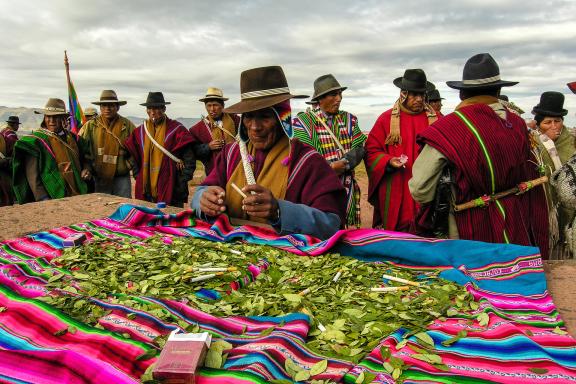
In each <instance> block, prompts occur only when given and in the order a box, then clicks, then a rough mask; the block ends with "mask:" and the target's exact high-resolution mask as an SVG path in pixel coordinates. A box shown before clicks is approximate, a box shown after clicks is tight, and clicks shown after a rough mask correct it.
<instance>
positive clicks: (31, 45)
mask: <svg viewBox="0 0 576 384" xmlns="http://www.w3.org/2000/svg"><path fill="white" fill-rule="evenodd" d="M0 4H1V5H2V9H3V10H4V12H3V13H2V15H0V31H1V32H2V34H3V36H7V38H5V39H3V40H2V41H1V42H0V49H1V50H2V52H3V56H2V58H3V59H2V61H1V62H0V81H1V82H2V84H3V92H2V93H1V94H0V105H7V106H14V105H15V104H18V105H24V106H39V105H43V103H44V101H45V100H46V98H47V97H49V96H52V95H55V96H59V97H65V96H66V88H65V85H66V84H65V74H64V70H63V51H64V50H65V49H67V50H68V52H69V55H70V60H71V68H72V78H73V81H74V83H75V86H76V90H77V92H78V94H79V96H80V101H81V103H82V104H83V105H85V106H87V105H89V103H90V101H92V100H94V99H95V98H97V96H98V95H99V93H100V90H101V89H103V88H114V89H116V90H117V92H118V94H119V95H121V97H123V98H125V99H127V100H128V101H129V104H128V105H127V106H126V107H125V108H123V111H124V112H123V113H125V114H129V115H143V109H142V108H141V107H140V106H139V105H138V103H139V102H142V100H144V99H145V97H146V93H147V92H148V91H150V90H161V91H163V92H165V95H166V97H167V98H169V99H170V100H171V101H172V102H173V104H172V105H171V106H170V109H169V112H170V113H171V114H173V115H174V116H190V117H192V116H197V115H198V114H200V113H201V112H202V108H203V106H202V104H201V103H199V102H198V101H197V99H198V97H200V96H201V95H202V93H203V92H204V91H205V89H206V87H207V86H208V85H213V86H219V87H221V88H223V89H224V91H225V93H226V94H227V95H228V96H229V97H230V99H231V100H230V102H235V101H237V100H238V98H239V75H240V72H241V71H242V70H245V69H247V68H251V67H255V66H262V65H271V64H280V65H282V66H283V68H284V70H285V72H286V74H287V77H288V81H289V85H290V87H291V88H292V89H293V90H294V91H296V92H299V93H308V94H311V93H312V82H313V80H314V79H315V78H316V77H317V76H319V75H322V74H325V73H333V74H334V75H335V76H336V77H337V78H338V79H339V81H340V82H341V83H342V84H345V85H346V86H348V87H349V89H348V90H347V91H346V92H345V98H344V102H343V107H344V108H346V109H349V110H350V111H351V112H354V113H357V114H358V115H359V116H360V120H361V123H362V124H363V125H364V126H365V127H366V126H368V127H369V126H371V125H372V123H373V121H374V120H375V119H376V117H377V116H378V115H379V114H380V113H381V112H382V111H383V110H384V109H385V108H388V107H389V106H390V105H391V104H392V103H393V102H394V100H395V98H396V97H397V96H398V89H397V88H396V87H394V85H393V84H392V80H393V79H394V78H395V77H397V76H401V75H402V73H403V71H404V69H406V68H411V67H419V68H423V69H424V70H425V71H426V73H427V74H428V77H429V78H430V80H431V81H433V82H435V83H436V85H437V87H438V88H439V90H440V92H441V93H442V94H443V96H444V97H446V101H445V105H446V110H448V109H449V108H450V107H454V106H455V105H456V104H457V102H458V93H457V92H456V91H454V90H451V89H449V88H448V87H446V85H445V81H447V80H457V79H459V78H460V76H461V72H462V66H463V64H464V62H465V61H466V59H467V58H468V57H470V56H471V55H473V54H474V53H478V52H483V51H486V52H491V53H492V54H493V55H494V57H495V58H496V59H497V60H498V62H499V63H500V67H501V71H502V76H503V77H505V78H507V79H510V80H517V81H520V84H519V85H518V86H516V87H512V88H510V89H509V90H506V92H507V93H508V94H509V95H510V96H511V98H512V99H513V100H515V101H516V100H517V101H518V103H519V104H520V105H521V107H522V108H524V109H525V110H528V111H529V110H530V109H531V107H532V106H533V105H534V104H535V103H536V102H537V101H538V98H539V95H540V93H541V92H543V91H545V90H560V91H562V92H564V93H566V94H567V95H568V93H569V91H568V90H567V88H566V87H565V84H566V83H567V82H568V81H574V80H576V75H574V70H573V68H574V64H573V63H574V62H576V46H575V45H574V44H573V41H574V40H575V37H576V32H575V31H576V22H575V21H574V18H573V15H574V14H575V13H576V3H575V2H573V1H568V0H566V1H561V0H550V1H547V2H546V3H545V4H543V3H541V2H527V1H518V0H514V1H505V2H504V1H496V0H447V1H444V2H442V4H439V3H438V2H427V1H416V0H407V1H406V0H405V1H402V2H383V1H381V0H374V1H372V0H370V1H368V0H364V1H356V2H346V1H342V0H333V1H327V0H319V1H309V0H308V1H303V0H296V1H291V2H284V3H279V2H275V1H264V0H259V1H234V0H223V1H218V2H207V1H199V0H194V1H185V0H175V1H167V2H164V3H162V4H160V3H158V2H157V1H151V0H140V1H137V2H132V1H118V0H115V1H109V0H105V1H94V2H78V1H72V0H56V1H50V2H47V1H40V0H29V1H26V2H19V3H17V2H13V1H8V0H0ZM304 106H305V105H304V104H303V103H301V102H296V103H295V108H296V109H298V108H304ZM566 108H568V109H569V110H571V113H570V115H569V116H570V117H569V118H568V121H569V123H570V124H574V123H575V119H574V112H576V96H574V95H570V96H568V97H567V98H566Z"/></svg>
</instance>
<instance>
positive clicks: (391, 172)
mask: <svg viewBox="0 0 576 384" xmlns="http://www.w3.org/2000/svg"><path fill="white" fill-rule="evenodd" d="M394 85H396V86H397V87H398V88H400V97H399V98H398V100H397V101H396V103H395V104H394V107H393V108H392V109H389V110H387V111H386V112H384V113H383V114H381V115H380V117H378V120H376V123H375V124H374V127H373V128H372V130H371V131H370V134H369V135H368V140H367V141H366V169H367V171H368V201H369V202H370V203H371V204H372V205H373V206H374V216H373V219H372V226H373V227H374V228H382V229H388V230H392V231H401V232H409V231H410V230H411V228H412V224H413V221H414V216H415V214H416V210H417V205H416V203H415V202H414V200H413V199H412V197H411V196H410V192H409V191H408V180H410V177H412V168H413V165H412V164H414V160H416V157H417V156H418V146H417V145H416V135H418V134H419V133H420V132H422V131H423V130H424V129H425V128H427V127H428V125H430V124H431V123H432V122H434V121H436V119H437V118H438V115H437V113H436V111H434V109H432V107H430V106H429V105H428V104H426V93H427V92H430V91H432V90H433V89H434V88H435V87H434V85H433V84H432V83H430V82H429V81H427V80H426V74H425V73H424V71H423V70H421V69H407V70H406V71H405V72H404V76H402V77H398V78H397V79H395V80H394Z"/></svg>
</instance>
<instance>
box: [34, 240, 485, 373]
mask: <svg viewBox="0 0 576 384" xmlns="http://www.w3.org/2000/svg"><path fill="white" fill-rule="evenodd" d="M264 259H265V260H267V261H268V262H269V263H270V267H269V268H268V269H267V270H266V271H265V272H263V273H261V274H260V275H259V276H258V278H257V279H256V281H254V282H252V283H251V284H248V285H247V286H244V287H242V288H241V289H240V290H239V291H231V290H230V283H231V282H232V281H236V280H238V279H240V278H241V277H242V276H245V275H247V274H248V271H247V269H246V268H247V267H248V265H249V264H257V263H259V262H261V261H262V260H264ZM56 262H57V263H58V264H59V265H60V266H62V270H65V271H71V272H70V273H60V274H55V275H54V276H53V277H51V278H50V279H49V284H48V287H50V288H53V289H55V290H62V291H68V292H70V293H72V295H53V296H49V297H46V298H44V300H45V301H47V302H49V303H50V304H52V305H54V306H56V307H57V308H59V309H61V310H62V311H64V312H65V313H67V314H69V315H70V316H72V317H74V318H76V319H78V320H80V321H83V322H86V323H89V324H92V325H95V326H98V327H99V325H98V324H97V321H98V319H99V318H100V317H101V316H103V315H104V314H105V311H104V310H103V309H101V308H100V307H98V306H97V305H95V304H94V303H93V302H91V301H90V300H89V297H94V298H99V299H103V300H107V301H111V302H113V303H121V304H122V305H125V306H128V307H131V308H134V309H135V310H143V311H146V312H149V313H151V314H152V315H154V316H157V317H158V318H160V319H162V320H164V321H169V322H173V323H176V324H178V325H180V326H182V327H183V328H184V329H186V330H187V331H199V330H201V329H200V328H199V327H198V326H196V325H192V326H191V325H189V324H187V323H185V322H183V321H181V320H179V319H178V318H176V317H175V316H174V315H172V314H170V313H169V312H168V311H166V310H164V309H162V308H161V307H159V306H157V305H155V304H153V303H151V302H150V301H146V300H140V299H138V296H149V297H150V296H151V297H160V298H163V297H166V298H168V297H169V298H174V299H184V300H187V301H188V305H191V306H193V307H196V308H198V309H200V310H202V311H204V312H207V313H210V314H213V315H217V316H230V315H244V316H282V315H285V314H288V313H293V312H302V313H305V314H307V315H309V316H310V319H311V329H310V332H309V338H308V342H307V346H308V347H309V348H310V349H312V350H315V351H317V352H319V353H320V354H322V355H324V356H330V357H337V358H340V359H346V360H349V361H353V362H357V361H359V360H360V359H361V358H363V357H364V356H365V355H366V354H367V353H369V352H370V351H372V350H373V349H374V348H375V347H377V346H378V344H379V342H380V341H381V340H382V338H384V337H386V336H388V335H390V334H391V333H392V332H394V331H396V330H398V329H399V328H405V329H407V330H408V331H409V332H408V333H407V334H406V335H405V337H406V336H412V335H415V336H416V339H417V340H418V342H419V343H420V345H421V346H422V349H421V351H419V352H420V353H418V356H420V357H421V359H422V360H423V361H427V362H429V363H430V364H433V365H435V366H437V367H439V368H441V369H442V368H444V367H445V366H443V365H442V362H441V360H440V358H439V356H438V355H436V354H435V353H434V343H433V341H432V342H431V339H430V338H429V337H426V336H427V334H426V333H425V332H423V331H424V330H425V329H426V326H427V325H429V324H430V323H431V322H432V321H433V320H435V319H438V318H443V317H449V316H452V315H455V314H456V313H470V312H471V311H472V310H475V309H477V308H478V304H477V303H476V302H474V301H473V298H472V297H471V295H469V294H468V293H467V292H466V290H465V289H464V288H463V287H461V286H459V285H457V284H455V283H453V282H449V281H446V280H443V279H440V278H438V273H439V271H436V270H433V271H431V270H429V269H427V270H421V271H419V270H416V269H406V268H400V267H398V266H394V265H391V264H389V263H366V262H362V261H359V260H356V259H354V258H350V257H345V256H341V255H338V254H325V255H321V256H316V257H302V256H296V255H293V254H290V253H288V252H285V251H282V250H279V249H275V248H271V247H267V246H256V245H249V244H244V243H217V242H209V241H204V240H198V239H192V238H175V239H173V241H172V242H171V243H170V244H167V243H165V242H164V241H163V240H162V239H161V238H151V239H148V240H145V241H142V242H141V243H135V242H133V241H110V240H102V241H100V240H98V241H94V242H91V243H89V244H86V245H84V246H81V247H76V248H71V249H67V250H66V251H65V252H64V253H63V255H62V256H61V257H59V258H58V259H56ZM201 266H204V267H206V266H207V267H236V270H233V271H231V272H225V273H224V274H223V275H222V276H217V277H215V278H213V279H210V280H206V281H202V282H198V283H191V282H190V279H191V278H194V277H198V276H201V275H205V274H207V273H204V272H198V271H195V270H194V269H195V268H198V267H201ZM339 272H340V273H339ZM337 274H339V278H338V279H337V280H336V279H335V276H336V275H337ZM383 274H387V275H391V276H395V277H400V278H403V279H406V280H410V281H414V282H419V283H420V286H419V287H416V286H409V289H408V290H404V291H394V292H385V293H379V292H371V291H370V288H372V287H378V286H400V285H404V284H402V283H398V282H394V281H383V278H382V275H383ZM335 280H336V281H335ZM201 288H205V289H211V290H215V291H218V292H219V293H220V295H221V299H219V300H214V301H209V300H206V299H203V298H200V297H199V296H197V295H196V294H195V292H196V291H198V290H200V289H201ZM483 315H485V314H483ZM129 316H130V315H129ZM468 317H469V318H473V317H472V316H470V315H468ZM478 320H479V321H481V322H482V321H484V320H486V319H483V318H482V319H481V318H478ZM272 331H273V329H269V330H266V331H264V332H263V334H269V333H270V332H272ZM464 336H466V335H460V336H459V337H464ZM126 337H128V335H126ZM454 341H456V340H453V341H451V342H454ZM164 342H165V340H164V339H160V340H157V345H159V346H160V347H161V346H162V345H163V344H164ZM219 353H220V357H222V351H219ZM153 356H154V354H153V353H151V356H149V357H153ZM382 356H383V359H384V360H385V364H384V368H385V369H386V370H387V371H389V372H390V374H392V375H393V376H394V377H395V378H399V377H400V376H401V373H402V371H403V370H404V369H405V368H406V367H405V365H404V364H403V362H402V360H400V359H397V358H394V357H391V356H389V355H388V352H386V351H384V350H383V351H382ZM146 357H147V358H149V357H148V356H146ZM416 358H418V357H416ZM210 360H211V361H216V362H215V363H214V364H211V365H212V366H221V365H222V364H223V363H224V361H225V357H224V358H220V359H219V358H217V357H215V356H211V358H210ZM287 369H288V367H287ZM318 369H319V367H317V368H316V370H318ZM289 371H290V372H292V373H294V376H295V375H299V376H298V379H302V378H303V377H304V376H307V375H308V373H306V372H302V369H296V368H294V367H291V368H290V369H289ZM294 378H295V377H294ZM371 379H372V378H371V377H362V378H361V380H360V381H359V382H369V381H368V380H371Z"/></svg>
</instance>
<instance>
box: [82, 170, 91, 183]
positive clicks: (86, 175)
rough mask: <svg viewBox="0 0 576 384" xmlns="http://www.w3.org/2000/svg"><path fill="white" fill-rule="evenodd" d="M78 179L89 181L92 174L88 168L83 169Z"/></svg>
mask: <svg viewBox="0 0 576 384" xmlns="http://www.w3.org/2000/svg"><path fill="white" fill-rule="evenodd" d="M80 177H81V178H82V180H90V179H91V178H92V172H90V170H89V169H88V168H84V169H83V170H82V172H80Z"/></svg>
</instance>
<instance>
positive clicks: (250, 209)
mask: <svg viewBox="0 0 576 384" xmlns="http://www.w3.org/2000/svg"><path fill="white" fill-rule="evenodd" d="M242 191H244V193H246V195H247V196H246V198H245V199H244V201H243V202H242V210H244V211H245V212H246V213H247V214H248V215H250V216H254V217H261V218H263V219H267V220H270V221H276V220H278V200H276V198H275V197H274V195H273V194H272V192H271V191H270V190H269V189H266V188H264V187H262V186H260V185H258V184H253V185H247V186H246V187H244V188H242ZM252 192H254V193H255V194H252Z"/></svg>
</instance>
